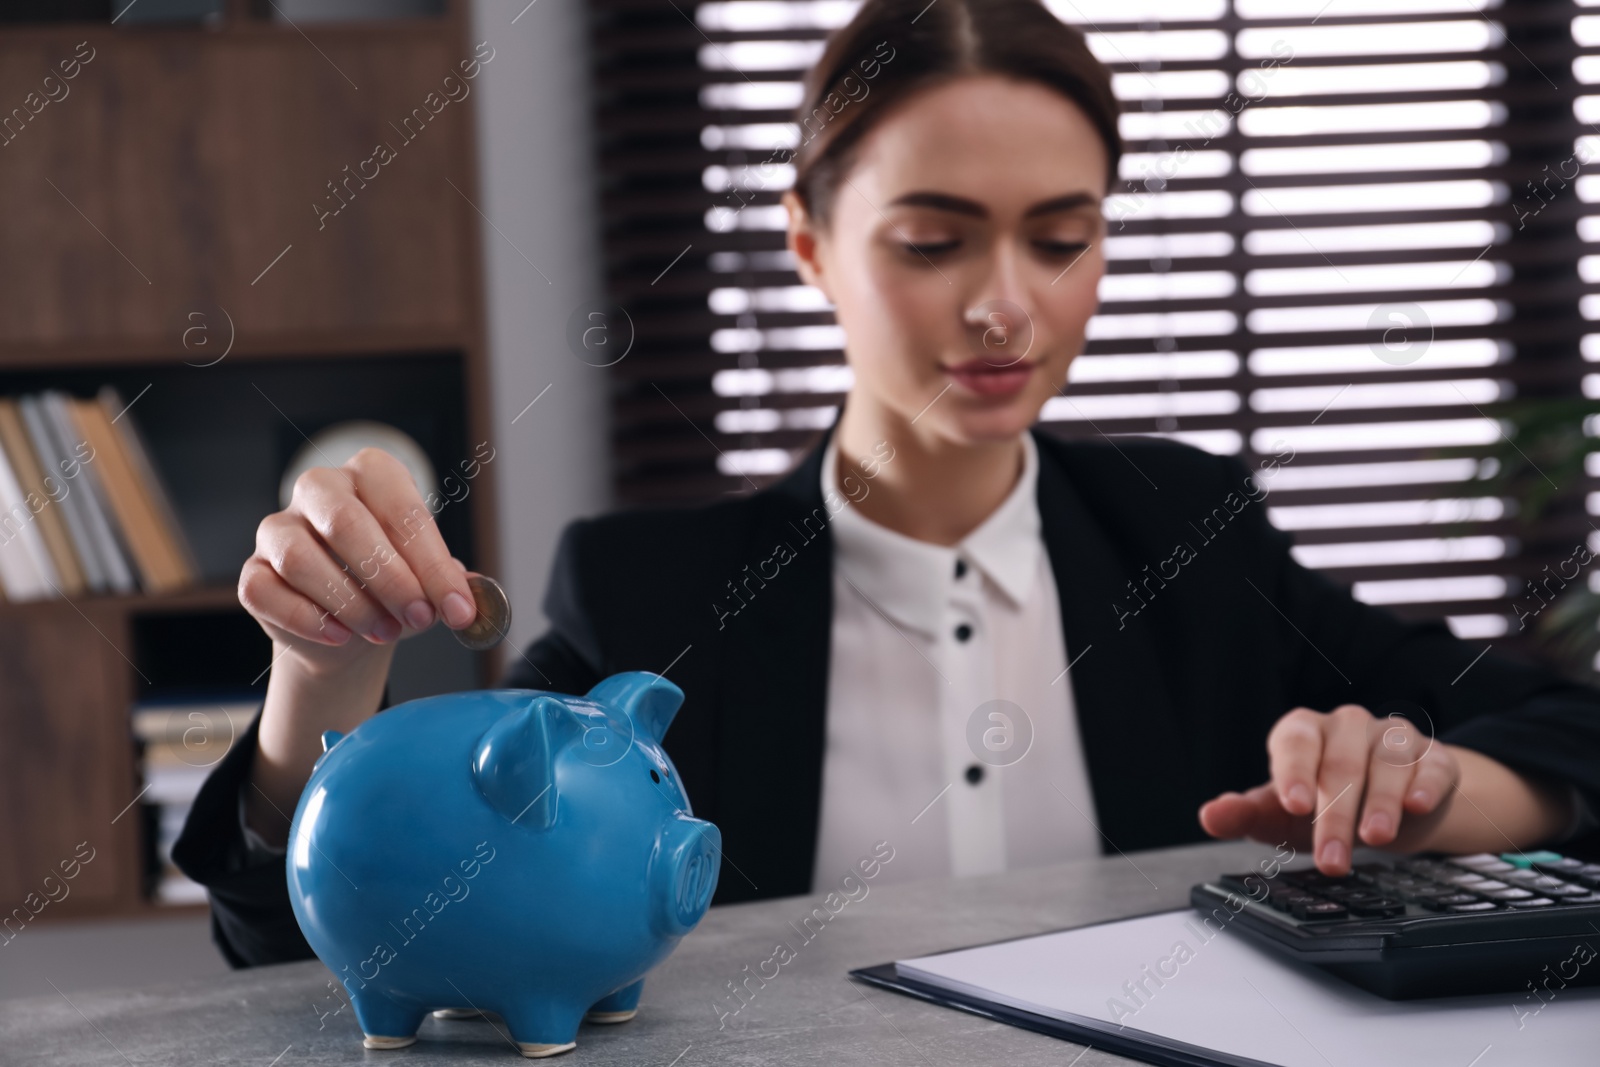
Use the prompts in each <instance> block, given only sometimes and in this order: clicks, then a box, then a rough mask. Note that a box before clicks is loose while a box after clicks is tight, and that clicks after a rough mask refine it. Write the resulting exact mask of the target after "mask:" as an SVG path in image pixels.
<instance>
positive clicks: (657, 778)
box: [650, 770, 661, 785]
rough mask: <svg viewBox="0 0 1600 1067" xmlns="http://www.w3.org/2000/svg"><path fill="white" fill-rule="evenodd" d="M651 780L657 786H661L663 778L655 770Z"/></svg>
mask: <svg viewBox="0 0 1600 1067" xmlns="http://www.w3.org/2000/svg"><path fill="white" fill-rule="evenodd" d="M650 780H651V781H652V782H654V783H656V784H657V785H660V784H661V776H660V775H659V774H657V773H656V772H655V771H653V770H652V771H651V772H650Z"/></svg>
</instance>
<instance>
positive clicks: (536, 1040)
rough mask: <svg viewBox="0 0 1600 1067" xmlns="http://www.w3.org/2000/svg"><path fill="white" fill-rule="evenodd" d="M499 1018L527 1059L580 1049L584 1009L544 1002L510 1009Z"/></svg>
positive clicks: (502, 1012) (504, 1011) (506, 1009)
mask: <svg viewBox="0 0 1600 1067" xmlns="http://www.w3.org/2000/svg"><path fill="white" fill-rule="evenodd" d="M500 1015H501V1017H502V1018H503V1019H505V1021H506V1028H507V1029H509V1030H510V1031H511V1037H512V1039H513V1040H514V1041H516V1043H517V1048H519V1049H521V1050H522V1054H523V1055H524V1056H527V1057H530V1058H532V1059H539V1058H541V1057H544V1056H554V1055H556V1054H557V1053H561V1052H566V1051H568V1050H570V1049H574V1048H577V1047H578V1042H577V1040H576V1038H577V1036H578V1021H579V1020H580V1019H581V1018H582V1017H583V1009H582V1008H574V1007H572V1006H570V1005H567V1004H552V1003H550V1002H548V1001H543V1002H539V1003H534V1004H521V1005H518V1006H516V1007H507V1008H505V1009H504V1010H503V1011H501V1013H500Z"/></svg>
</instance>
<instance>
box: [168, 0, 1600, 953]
mask: <svg viewBox="0 0 1600 1067" xmlns="http://www.w3.org/2000/svg"><path fill="white" fill-rule="evenodd" d="M800 117H801V122H802V129H803V130H804V131H805V140H804V143H803V145H802V147H801V149H800V150H799V152H798V154H797V155H796V157H795V159H794V169H795V183H794V187H793V189H792V190H791V191H789V192H787V193H786V194H785V195H784V203H785V205H786V207H787V209H788V212H789V219H790V224H789V234H788V243H789V247H790V249H791V250H792V252H793V254H794V257H795V260H796V262H797V264H798V266H799V270H800V273H801V276H802V278H803V279H804V280H805V281H806V282H808V283H810V284H812V285H814V286H816V287H818V288H819V289H821V290H822V291H823V292H824V293H825V294H827V296H828V297H829V298H830V300H831V301H832V302H833V304H834V306H835V307H836V309H837V315H838V320H839V323H840V325H841V326H842V328H843V330H844V333H845V335H846V337H847V344H846V353H847V356H848V359H849V362H850V365H851V367H852V368H853V370H854V374H855V384H854V386H853V388H852V389H851V391H850V394H849V396H848V398H847V401H846V403H845V405H844V408H843V411H842V413H841V415H840V418H839V420H838V422H837V424H836V425H835V427H834V429H833V430H831V431H830V432H829V433H828V434H826V435H825V437H824V440H823V441H822V442H821V443H819V444H818V445H817V446H816V447H815V448H813V449H812V450H811V451H810V453H809V454H808V455H807V456H806V457H805V458H804V460H803V462H801V463H800V464H799V466H798V467H797V469H796V470H795V472H794V473H793V474H791V475H790V476H788V477H787V478H785V479H784V480H783V481H781V482H780V483H778V484H777V485H775V486H772V487H770V488H768V489H765V490H762V491H759V492H754V493H751V494H749V495H747V496H743V497H740V498H737V499H732V500H726V501H723V502H720V503H715V504H711V505H708V506H705V507H698V508H690V509H675V510H667V511H657V512H648V513H645V512H630V513H622V514H615V515H610V516H605V517H602V518H598V519H591V520H582V521H578V522H574V523H573V524H571V525H570V526H569V527H568V529H567V531H566V533H565V536H564V538H563V540H562V544H561V548H560V550H559V552H558V556H557V559H556V562H555V565H554V569H553V573H552V577H551V584H550V590H549V593H548V596H547V598H546V602H545V611H546V614H547V615H548V616H549V617H550V619H551V622H552V626H551V629H550V631H549V632H548V633H547V634H546V635H545V636H543V637H542V638H540V639H539V640H538V641H536V642H534V643H533V644H532V645H531V646H530V647H529V648H528V649H527V650H526V651H525V652H524V654H523V655H522V656H521V657H520V658H518V659H517V660H515V661H514V662H513V664H512V668H511V671H510V673H509V675H508V677H507V678H506V679H505V683H506V684H508V685H514V686H526V687H530V688H541V689H551V690H556V691H563V692H573V693H582V692H584V691H585V690H587V689H588V688H589V687H590V686H592V685H593V684H594V683H596V682H597V681H599V680H600V679H601V678H603V677H605V676H606V675H608V674H611V673H613V672H616V671H622V670H636V669H643V670H654V671H658V672H664V673H666V675H667V676H668V677H669V678H670V679H671V680H672V681H674V682H676V683H677V684H678V685H679V686H680V687H681V688H682V689H683V690H684V692H685V694H686V699H685V703H684V705H683V708H682V710H681V711H680V713H679V715H678V718H677V720H676V721H675V723H674V725H673V728H672V731H671V733H670V735H669V737H668V741H667V748H668V750H669V752H670V753H671V755H672V757H673V759H674V761H675V762H676V763H677V765H678V767H679V769H680V771H681V774H682V779H683V781H684V783H685V784H686V785H687V788H688V792H689V794H690V797H691V800H692V802H693V805H694V808H695V811H696V813H697V814H699V815H701V816H703V817H705V818H708V819H710V820H712V821H713V822H715V823H717V824H718V825H719V827H720V828H721V830H722V834H723V841H724V845H725V849H726V851H725V859H726V861H727V862H726V864H725V869H724V871H723V873H722V877H721V880H720V886H719V889H718V899H719V901H733V900H741V899H751V898H755V897H765V896H773V895H779V894H793V893H805V892H809V891H812V890H813V889H814V888H815V889H819V890H820V889H823V888H826V887H829V886H831V885H832V884H833V883H834V882H836V881H837V879H838V878H839V877H840V876H842V875H843V874H844V872H845V870H846V869H847V868H848V867H849V866H850V865H851V864H852V863H853V862H854V861H856V860H857V859H858V858H859V857H862V856H865V855H868V854H874V849H875V848H876V849H878V851H877V852H876V853H875V854H876V855H877V857H878V858H879V859H880V860H883V858H884V856H885V855H887V856H890V857H892V862H885V863H884V864H883V870H884V872H885V874H884V877H891V876H892V877H915V876H923V875H934V874H949V873H957V874H961V873H978V872H983V871H991V870H999V869H1004V868H1006V867H1014V866H1022V865H1026V864H1033V863H1045V862H1052V861H1057V860H1063V859H1069V858H1072V857H1074V856H1085V855H1096V854H1099V853H1100V852H1102V851H1110V850H1112V849H1115V850H1118V851H1122V852H1130V851H1133V850H1136V849H1141V848H1149V847H1154V846H1159V845H1168V844H1174V843H1179V842H1184V841H1192V840H1197V839H1200V838H1203V837H1204V835H1205V834H1206V833H1209V834H1212V835H1214V836H1219V837H1239V836H1247V835H1248V836H1251V837H1254V838H1257V839H1259V840H1262V841H1267V842H1270V843H1274V844H1277V843H1280V842H1287V843H1288V844H1290V845H1292V846H1293V847H1294V848H1296V849H1299V850H1310V852H1311V854H1312V855H1313V856H1314V858H1315V861H1316V863H1317V865H1318V866H1319V867H1320V868H1321V869H1322V870H1324V871H1326V872H1328V873H1331V874H1337V873H1343V872H1346V871H1348V870H1349V866H1350V862H1351V859H1350V857H1351V849H1352V848H1353V847H1355V846H1357V845H1359V844H1366V845H1372V846H1377V847H1382V848H1390V849H1396V850H1411V849H1423V848H1433V849H1440V850H1446V851H1469V852H1470V851H1480V850H1492V851H1496V852H1498V851H1502V850H1504V849H1509V848H1521V847H1528V846H1532V845H1535V844H1538V843H1543V842H1553V841H1557V840H1561V839H1562V838H1563V837H1564V836H1566V835H1569V834H1570V833H1572V832H1573V831H1574V830H1575V829H1577V828H1578V827H1579V826H1580V825H1583V823H1582V822H1581V821H1580V816H1584V815H1586V812H1584V810H1583V804H1582V798H1583V796H1585V795H1587V796H1589V797H1596V796H1600V770H1597V768H1600V725H1597V724H1600V694H1596V693H1595V692H1594V691H1591V690H1589V689H1586V688H1583V687H1579V686H1575V685H1570V684H1567V683H1564V682H1562V681H1560V680H1559V679H1557V678H1555V677H1554V676H1552V675H1550V674H1547V673H1544V672H1542V671H1538V670H1534V669H1532V668H1529V667H1524V666H1520V665H1517V664H1514V663H1511V662H1509V661H1506V660H1503V659H1501V658H1499V657H1497V656H1496V655H1494V654H1493V653H1489V654H1487V655H1485V656H1483V657H1482V658H1481V659H1480V658H1478V654H1477V652H1476V650H1475V649H1473V648H1471V647H1469V646H1467V645H1466V644H1464V643H1462V642H1460V641H1458V640H1456V639H1455V638H1454V637H1453V636H1451V635H1450V633H1449V632H1448V630H1446V629H1445V628H1444V627H1443V625H1442V624H1438V623H1430V624H1406V623H1402V622H1400V621H1399V620H1398V619H1396V618H1395V617H1393V616H1392V615H1390V614H1388V613H1387V612H1384V611H1382V610H1379V609H1376V608H1371V607H1368V606H1365V605H1363V604H1360V603H1358V602H1356V601H1355V600H1353V599H1352V598H1351V597H1350V595H1349V594H1348V592H1347V591H1345V590H1344V589H1342V588H1340V587H1338V586H1336V585H1334V584H1333V583H1331V582H1329V581H1327V580H1326V579H1324V578H1322V577H1321V576H1320V575H1317V574H1315V573H1312V572H1309V571H1306V570H1305V569H1303V568H1301V567H1300V566H1298V565H1297V564H1296V563H1295V562H1294V561H1293V559H1292V558H1291V557H1290V555H1289V543H1290V542H1289V539H1288V538H1287V537H1286V536H1284V535H1283V534H1281V533H1279V532H1278V531H1276V530H1274V529H1273V528H1272V527H1271V526H1270V525H1269V524H1268V522H1267V520H1266V518H1265V515H1264V505H1263V504H1262V503H1261V500H1262V498H1263V497H1264V495H1265V492H1264V490H1263V489H1262V486H1261V483H1259V482H1257V481H1254V480H1252V478H1251V475H1250V473H1249V472H1248V471H1247V470H1246V468H1245V467H1244V466H1243V465H1242V464H1241V463H1240V462H1239V461H1238V460H1237V459H1234V458H1228V457H1216V456H1212V455H1210V454H1207V453H1204V452H1201V451H1198V450H1195V449H1191V448H1188V447H1185V446H1182V445H1178V444H1174V443H1170V442H1165V441H1159V440H1153V439H1152V440H1123V441H1120V442H1113V441H1110V440H1109V439H1107V440H1105V441H1101V442H1094V443H1063V442H1061V441H1058V440H1056V439H1054V438H1053V437H1050V436H1046V435H1042V434H1040V433H1038V432H1037V431H1035V430H1033V429H1032V426H1033V424H1034V422H1035V421H1036V419H1037V418H1038V415H1039V411H1040V409H1041V407H1042V406H1043V404H1044V402H1045V401H1046V400H1047V399H1049V398H1050V397H1051V396H1052V395H1054V394H1055V393H1056V392H1057V391H1058V390H1060V389H1061V388H1062V387H1063V385H1064V383H1065V380H1066V374H1067V368H1068V365H1069V364H1070V363H1071V361H1072V359H1073V358H1074V357H1075V356H1076V355H1077V354H1078V352H1079V351H1080V350H1081V348H1082V346H1083V341H1084V332H1085V326H1086V324H1087V322H1088V319H1089V317H1090V315H1091V314H1093V312H1094V310H1095V306H1096V293H1097V286H1098V282H1099V280H1100V276H1101V274H1102V272H1103V270H1104V259H1103V256H1102V243H1103V238H1104V233H1105V224H1104V221H1103V217H1102V214H1101V201H1102V199H1103V197H1104V196H1105V195H1106V193H1107V190H1108V187H1109V183H1110V181H1111V180H1112V179H1113V178H1114V177H1115V175H1116V171H1117V160H1118V155H1119V152H1120V146H1119V143H1118V139H1117V110H1116V104H1115V101H1114V100H1113V98H1112V95H1111V91H1110V86H1109V77H1108V75H1107V73H1106V71H1105V70H1104V68H1103V67H1102V66H1101V65H1100V64H1099V63H1098V62H1097V61H1095V59H1094V58H1093V57H1092V55H1091V54H1090V52H1089V51H1088V49H1087V48H1086V46H1085V44H1084V42H1083V38H1082V37H1081V36H1080V35H1079V34H1078V33H1077V32H1076V31H1075V30H1072V29H1070V28H1068V27H1066V26H1064V25H1062V24H1061V23H1060V22H1058V21H1057V20H1056V19H1055V18H1054V17H1053V16H1051V15H1050V14H1049V13H1048V12H1047V11H1046V10H1045V9H1044V8H1043V7H1042V6H1041V5H1039V4H1038V3H1036V2H1034V0H940V2H939V3H937V4H932V5H927V4H926V3H925V0H904V2H902V0H867V2H866V3H865V4H863V6H862V7H861V9H860V10H859V12H858V14H857V15H856V17H855V19H854V20H853V21H852V22H851V24H850V25H849V26H847V27H846V28H844V29H843V30H842V31H840V32H839V33H838V34H836V35H835V36H834V37H833V39H832V40H831V41H830V43H829V45H828V47H827V50H826V51H825V53H824V54H823V56H822V58H821V60H820V62H819V63H818V65H817V67H816V69H815V70H814V71H813V72H812V74H811V77H810V80H809V83H808V92H807V101H806V103H805V104H804V105H803V107H802V109H801V111H800ZM419 502H420V501H419V498H418V496H417V491H416V489H415V487H414V486H413V484H412V482H411V480H410V478H409V477H408V476H407V475H406V473H405V471H404V469H403V468H402V467H401V466H400V465H399V463H397V462H396V461H394V460H392V459H390V458H389V457H387V456H385V455H384V454H382V453H378V452H372V451H369V452H364V453H362V454H361V455H358V456H357V457H356V458H355V459H353V460H351V461H350V462H349V463H348V464H346V465H345V467H344V469H343V470H340V471H334V470H326V469H324V470H316V471H311V472H309V473H307V474H306V475H304V476H303V477H302V478H301V479H300V481H299V482H298V483H297V485H296V488H295V495H294V500H293V503H292V504H291V505H290V506H289V507H288V508H287V509H286V510H284V511H281V512H278V513H277V514H274V515H271V516H268V517H267V519H266V520H264V521H263V522H262V524H261V528H260V531H259V535H258V540H257V551H256V553H255V555H253V556H252V557H251V558H250V559H249V560H248V561H247V562H246V563H245V566H244V569H243V571H242V573H241V576H240V583H239V592H240V598H241V601H242V602H243V604H244V605H245V607H246V608H247V609H248V610H249V611H250V612H251V613H252V614H253V615H254V616H255V617H256V618H257V619H258V620H259V621H260V623H261V625H262V626H263V627H264V628H265V629H266V631H267V633H268V634H269V635H270V636H271V637H272V639H273V644H274V659H273V664H274V666H273V668H272V676H271V681H270V684H269V686H268V690H267V695H266V700H265V703H264V706H263V710H262V713H261V715H260V716H259V717H258V720H257V723H256V724H255V725H254V726H253V727H252V729H251V730H250V731H249V732H248V733H247V734H246V735H245V736H244V737H243V738H242V739H241V742H240V743H239V744H237V745H235V746H234V748H233V750H232V751H231V752H230V753H229V755H228V756H227V758H226V759H225V760H224V761H223V763H221V764H220V765H219V767H218V769H217V770H216V772H214V773H213V775H212V776H211V778H210V779H209V780H208V782H207V784H206V787H205V790H204V791H203V793H202V795H201V797H200V800H199V802H198V803H197V804H196V806H195V809H194V812H193V814H192V815H191V817H190V821H189V825H188V827H187V828H186V830H185V833H184V836H183V838H182V840H180V842H179V844H178V847H177V849H176V851H175V856H176V858H177V860H178V862H179V864H180V866H182V867H183V868H184V869H185V870H186V871H187V872H188V873H189V874H190V875H191V876H192V877H195V878H196V879H197V880H199V881H201V882H204V883H205V884H207V885H208V887H209V888H210V890H211V894H212V901H213V914H214V916H215V922H216V931H217V937H218V942H219V944H220V945H221V947H222V948H223V951H224V952H225V954H227V955H228V957H229V959H230V960H232V961H233V962H234V963H235V964H240V965H242V964H246V963H259V962H266V961H269V960H278V959H288V958H296V957H299V956H304V955H306V954H307V949H306V946H305V944H304V942H303V940H301V939H300V936H299V932H298V930H297V929H296V927H295V923H294V920H293V917H292V914H291V912H290V909H289V906H288V901H287V898H286V895H285V889H284V874H283V861H282V852H281V849H282V845H283V842H284V839H285V837H286V834H287V829H288V813H289V812H292V811H293V809H294V805H295V803H296V800H297V798H298V796H299V793H300V790H301V788H302V787H303V785H304V783H305V781H306V778H307V776H308V774H309V771H310V767H311V765H312V763H313V761H314V760H315V758H316V756H317V754H318V751H319V744H318V737H319V736H320V734H321V732H322V731H323V730H325V729H334V730H341V731H347V730H349V729H351V728H353V727H354V726H355V725H357V724H358V723H359V722H360V721H361V720H362V719H364V718H366V717H367V716H369V715H370V714H372V713H373V712H374V711H376V710H377V709H378V708H379V707H380V704H381V702H382V701H383V699H384V680H385V677H386V676H387V673H388V669H389V664H390V661H391V659H392V657H393V655H394V650H395V647H396V645H397V644H398V643H399V642H400V641H401V640H403V639H404V638H405V637H406V636H408V635H410V634H413V633H416V632H419V631H421V630H423V629H426V628H427V627H429V626H430V625H435V624H438V623H440V622H442V623H443V624H445V625H448V626H451V627H456V628H459V627H462V626H465V625H466V624H467V623H468V622H469V621H470V620H471V617H472V607H471V600H470V597H469V595H468V590H467V587H466V584H465V581H464V577H465V572H464V570H463V569H462V567H461V565H460V564H459V563H458V562H456V561H455V560H453V559H452V558H451V557H450V555H449V553H448V550H447V549H446V548H445V546H444V544H443V542H442V541H441V540H440V538H439V537H438V534H437V531H436V530H434V529H433V528H432V527H429V528H427V529H425V530H424V531H423V532H422V533H421V534H420V535H419V536H416V537H414V538H411V539H410V540H409V541H407V542H405V543H399V542H398V539H397V538H393V537H392V536H391V535H392V533H393V531H395V530H399V529H403V528H405V525H404V523H403V521H402V520H403V519H404V517H405V516H407V515H408V514H411V513H413V509H415V508H416V506H417V505H418V504H419ZM335 556H337V557H338V558H342V559H344V560H347V561H349V560H358V559H367V558H371V557H374V556H376V557H377V558H379V559H380V560H383V561H384V565H383V566H381V567H380V568H378V574H377V576H376V577H375V578H373V579H372V580H371V581H370V582H368V583H367V584H366V585H365V587H364V588H362V589H358V590H354V591H352V592H346V593H343V594H335V593H334V590H335V589H336V588H338V587H339V586H341V585H343V584H344V583H343V578H344V575H343V572H341V570H340V568H339V564H338V562H337V560H336V558H335ZM1069 657H1070V658H1069ZM1463 678H1465V679H1466V682H1465V684H1460V685H1458V684H1456V683H1457V682H1459V681H1462V679H1463ZM1394 712H1403V713H1404V714H1405V716H1406V717H1405V718H1399V717H1391V713H1394ZM1408 720H1409V721H1408ZM1419 727H1421V728H1422V729H1419ZM1429 733H1432V734H1436V735H1437V738H1436V739H1430V737H1429V736H1428V734H1429ZM1578 787H1581V788H1582V790H1584V791H1585V792H1584V793H1580V792H1579V788H1578ZM1238 790H1244V791H1243V792H1239V791H1238ZM1491 816H1492V817H1491ZM880 843H884V844H883V845H882V846H881V847H880Z"/></svg>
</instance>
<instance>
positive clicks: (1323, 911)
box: [1293, 900, 1349, 919]
mask: <svg viewBox="0 0 1600 1067" xmlns="http://www.w3.org/2000/svg"><path fill="white" fill-rule="evenodd" d="M1293 915H1294V917H1295V918H1296V919H1344V918H1347V917H1348V916H1349V912H1348V911H1347V910H1346V908H1345V906H1344V905H1343V904H1339V903H1335V902H1334V901H1331V900H1312V901H1306V902H1304V903H1300V904H1296V905H1295V906H1294V910H1293Z"/></svg>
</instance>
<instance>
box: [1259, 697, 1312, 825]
mask: <svg viewBox="0 0 1600 1067" xmlns="http://www.w3.org/2000/svg"><path fill="white" fill-rule="evenodd" d="M1322 719H1323V716H1321V715H1319V714H1317V713H1316V712H1314V711H1312V710H1311V709H1310V708H1295V709H1294V710H1293V711H1291V712H1289V713H1288V714H1287V715H1285V716H1284V717H1283V718H1281V719H1279V720H1278V722H1277V724H1276V725H1275V726H1273V728H1272V732H1271V733H1270V734H1268V735H1267V756H1268V758H1269V759H1270V761H1271V766H1272V784H1273V785H1274V786H1275V787H1276V788H1277V791H1278V803H1279V804H1281V805H1282V806H1283V809H1284V810H1285V811H1287V812H1290V813H1292V814H1295V815H1310V814H1311V813H1312V810H1313V809H1314V808H1315V806H1316V787H1317V766H1318V764H1320V763H1321V762H1322Z"/></svg>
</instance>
